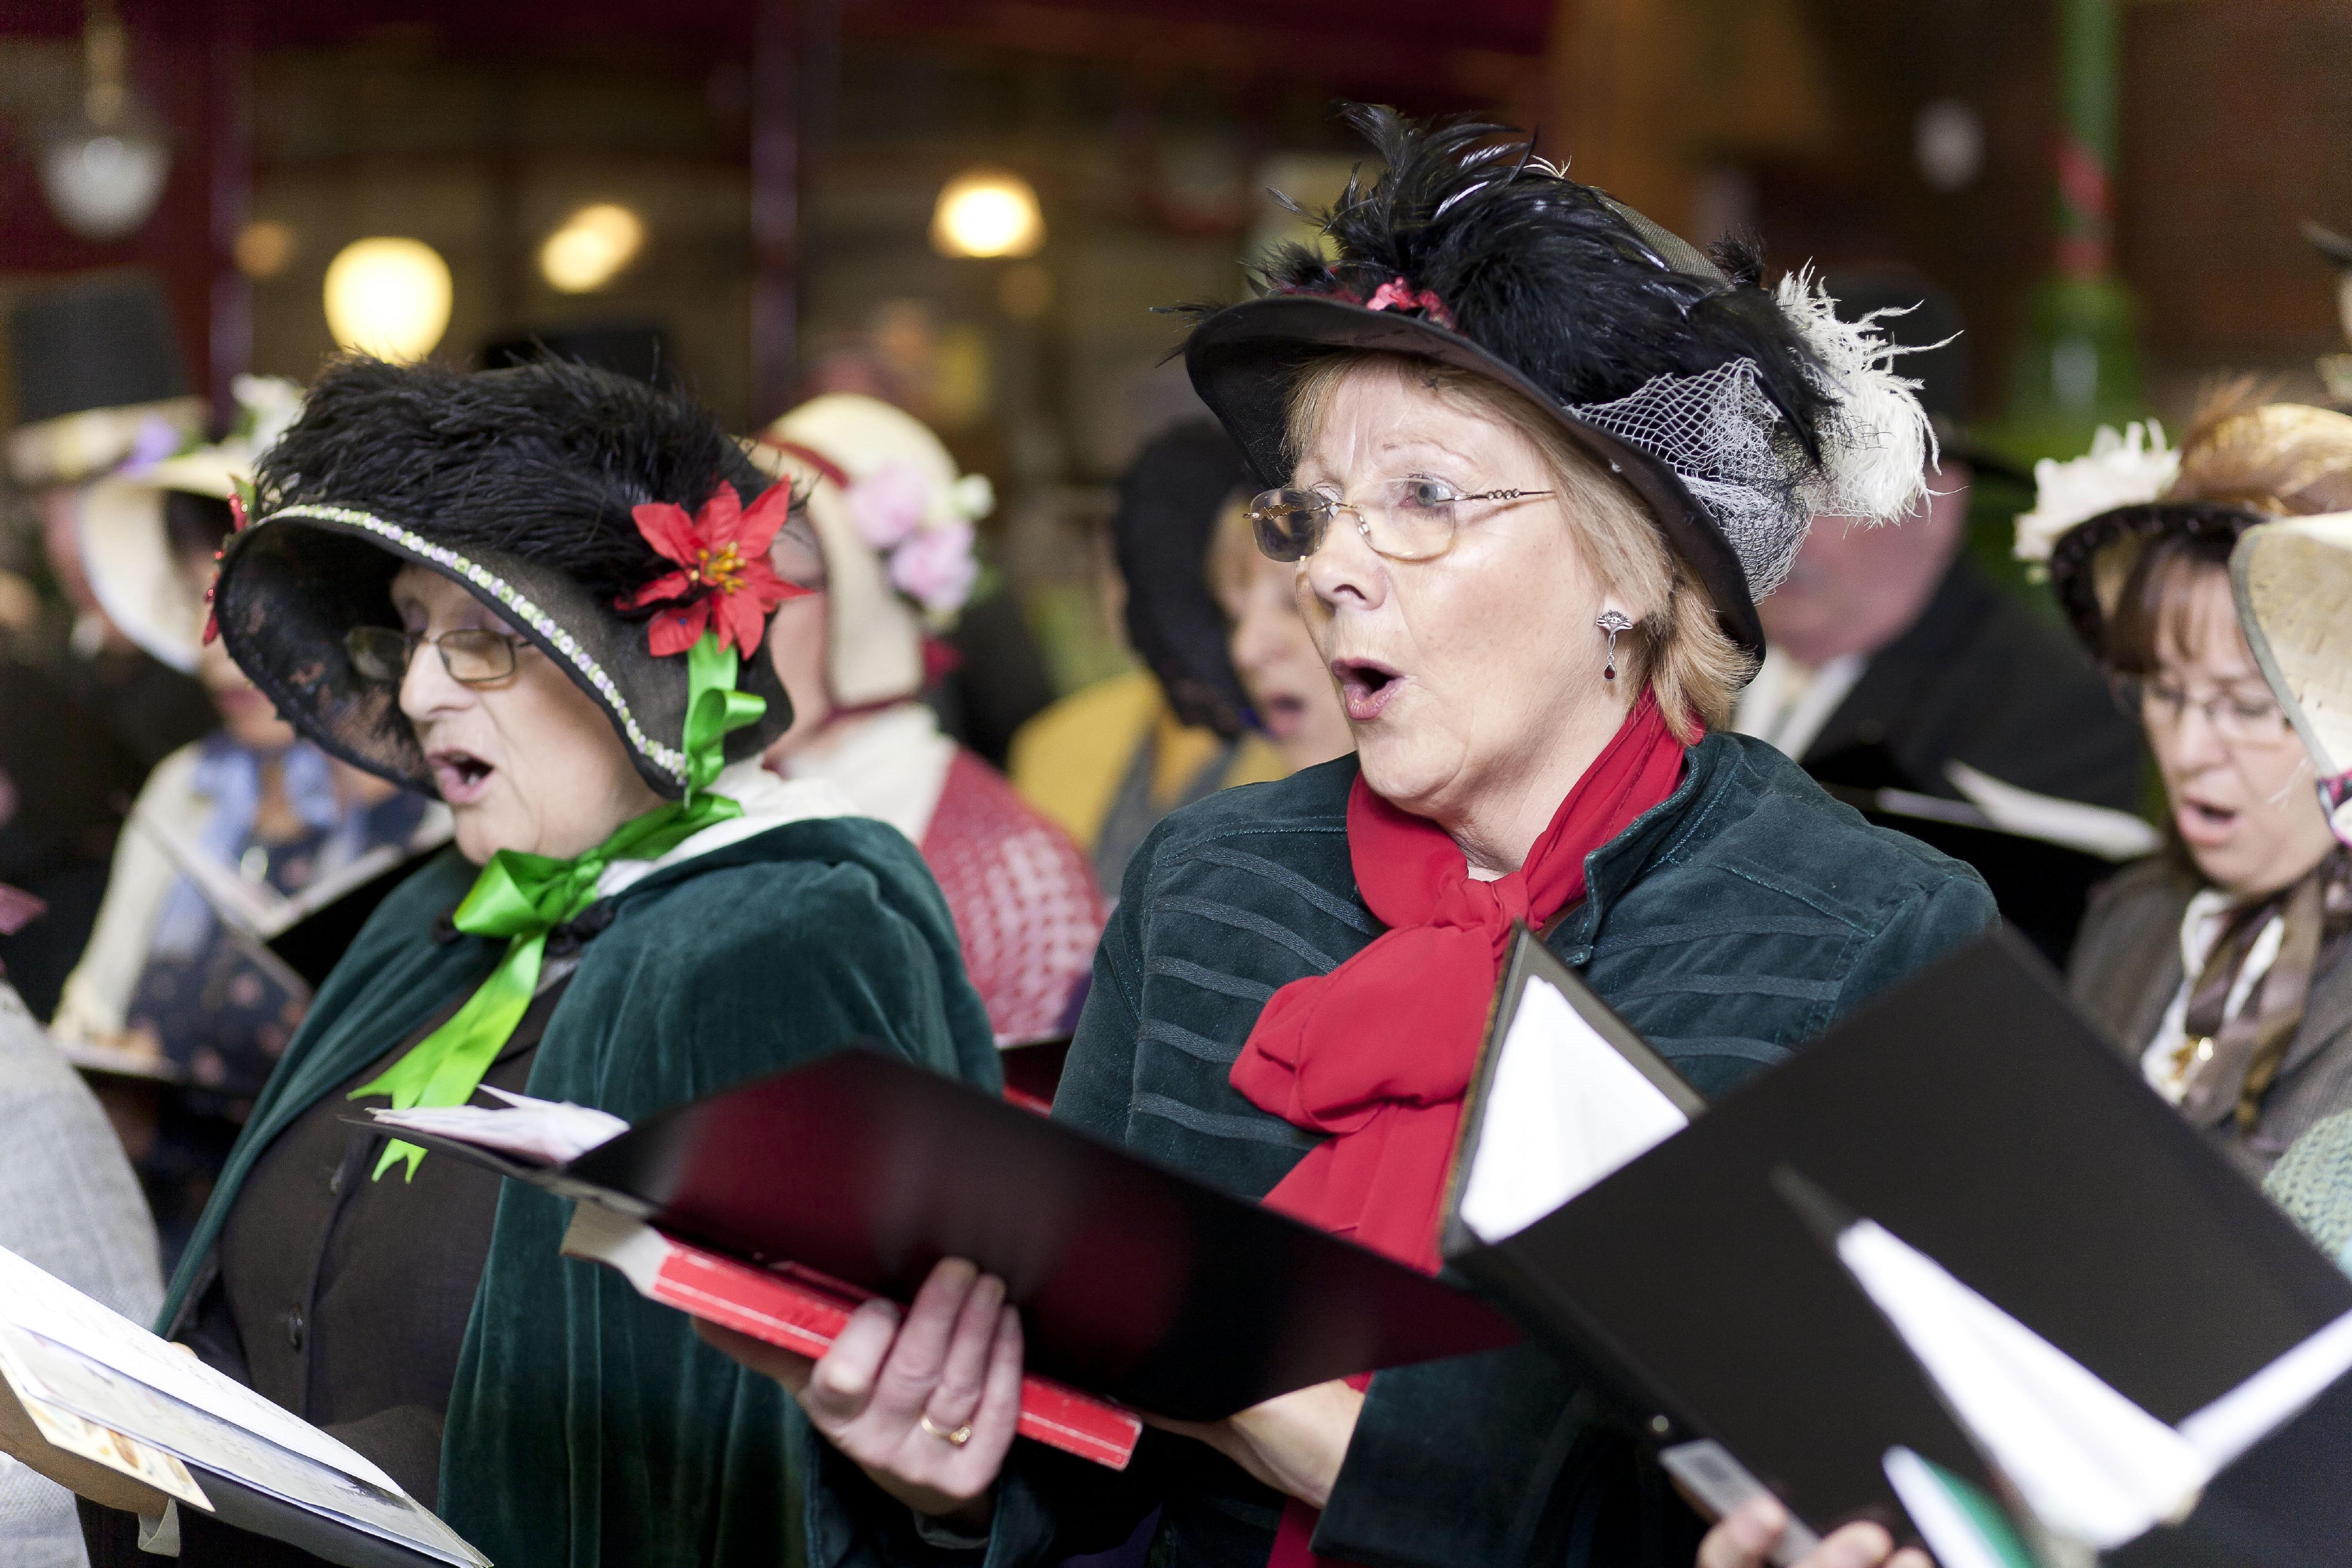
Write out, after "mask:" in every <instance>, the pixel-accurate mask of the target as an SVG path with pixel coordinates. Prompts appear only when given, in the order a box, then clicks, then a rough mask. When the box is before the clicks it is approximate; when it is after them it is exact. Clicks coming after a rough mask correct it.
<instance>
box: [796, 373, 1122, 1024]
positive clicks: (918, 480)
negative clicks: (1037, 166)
mask: <svg viewBox="0 0 2352 1568" xmlns="http://www.w3.org/2000/svg"><path fill="white" fill-rule="evenodd" d="M752 460H753V461H754V462H757V463H758V464H760V466H761V468H765V469H766V470H767V471H768V472H769V473H771V474H772V475H774V476H775V477H776V478H778V479H782V480H785V481H787V482H789V483H790V484H791V485H792V486H793V489H795V490H796V491H797V492H799V493H801V494H803V495H804V496H805V497H806V498H807V500H806V505H805V508H804V510H802V511H799V512H796V513H795V514H794V515H793V518H792V520H791V521H788V522H786V523H785V525H784V526H783V527H782V529H780V530H779V531H777V534H776V539H775V542H774V544H773V545H772V547H771V551H770V559H771V560H772V562H773V563H774V565H775V568H776V571H777V574H779V575H780V576H782V578H783V579H784V581H786V582H787V583H791V584H794V585H795V586H797V587H800V588H803V589H806V590H808V592H806V593H804V594H803V595H800V596H798V597H796V598H793V599H791V600H788V601H787V602H785V603H784V604H783V605H780V606H778V608H777V610H776V616H775V620H774V623H773V624H772V626H770V628H769V632H768V657H769V658H771V659H772V660H773V661H774V664H775V670H776V677H777V679H780V680H781V681H782V682H783V686H784V689H785V690H786V691H787V692H788V693H790V694H791V696H792V700H793V725H792V728H791V729H790V730H788V731H785V732H784V733H783V734H782V735H780V736H778V737H777V738H776V740H775V742H774V743H773V744H772V745H771V746H770V747H769V749H768V756H767V760H768V765H769V766H770V767H771V768H772V769H773V770H774V771H775V772H776V773H780V774H782V776H783V777H785V778H790V779H824V780H825V781H827V782H829V783H831V784H834V785H835V786H836V787H838V788H839V789H840V790H841V791H842V792H843V793H844V794H845V795H848V796H849V798H850V799H851V800H852V801H853V802H855V803H856V805H857V807H858V809H859V810H860V811H862V812H865V813H866V815H868V816H876V817H879V818H880V819H881V820H883V821H885V822H887V823H888V824H890V826H893V827H896V828H897V829H898V831H899V832H901V833H903V834H905V835H906V836H907V837H908V840H909V841H911V842H912V843H913V844H915V845H916V846H917V847H919V848H920V849H921V851H922V853H923V858H924V860H925V861H926V862H928V863H929V866H930V868H931V872H932V874H933V875H934V876H936V877H937V878H938V879H939V882H940V891H941V892H943V893H945V894H946V895H947V900H948V910H949V912H950V914H952V915H953V916H954V917H955V923H956V931H957V934H958V935H959V936H960V937H961V939H962V942H963V954H964V966H965V968H966V970H967V972H968V973H970V975H971V983H972V984H973V985H974V986H975V987H976V988H977V989H978V990H979V992H980V995H981V1000H982V1001H983V1002H984V1003H986V1004H987V1005H988V1016H989V1022H990V1024H991V1026H992V1027H993V1028H994V1029H995V1032H996V1037H997V1041H998V1043H999V1044H1001V1045H1013V1044H1021V1043H1025V1042H1030V1041H1035V1040H1039V1039H1045V1038H1049V1037H1057V1036H1064V1035H1067V1034H1068V1033H1069V1032H1070V1029H1071V1028H1072V1026H1074V1025H1075V1024H1076V1021H1077V1009H1078V1005H1079V1004H1080V1003H1081V1002H1083V1001H1084V1000H1085V999H1086V986H1087V975H1088V974H1089V973H1091V972H1092V969H1093V966H1094V949H1095V940H1096V938H1097V937H1099V936H1100V935H1101V934H1102V926H1103V918H1104V908H1103V899H1102V894H1101V892H1100V890H1099V889H1097V887H1096V885H1095V879H1094V873H1093V870H1092V869H1091V868H1089V867H1088V865H1087V858H1086V857H1085V855H1084V854H1082V853H1081V852H1080V851H1079V849H1078V847H1077V846H1076V845H1075V844H1073V843H1072V842H1071V841H1070V837H1069V836H1068V835H1067V834H1066V833H1065V832H1064V831H1063V830H1062V829H1061V828H1060V827H1059V826H1055V824H1054V823H1053V822H1052V821H1050V820H1049V819H1047V818H1046V817H1045V816H1041V815H1040V814H1039V813H1038V812H1037V811H1036V810H1035V809H1034V807H1032V806H1031V805H1029V804H1028V803H1027V802H1025V801H1024V800H1023V799H1022V798H1021V796H1020V795H1017V794H1016V793H1014V791H1013V786H1012V785H1011V784H1007V783H1006V782H1005V781H1004V778H1003V775H1002V774H1001V773H998V772H997V771H996V770H995V769H994V768H992V767H990V766H989V765H988V763H986V762H984V761H982V759H981V758H980V756H979V755H978V754H976V753H975V752H972V751H971V750H970V749H968V748H966V747H964V746H961V745H959V744H957V743H956V742H954V741H952V740H950V739H949V737H948V736H947V735H946V734H944V733H942V732H941V731H940V724H939V721H938V719H937V717H936V716H935V714H934V713H933V711H932V710H931V709H930V707H929V705H928V704H926V703H925V702H924V701H923V700H921V693H922V690H923V688H924V687H925V685H926V684H928V681H927V676H928V675H929V674H931V673H933V672H934V670H935V667H936V665H937V663H938V662H939V658H938V653H939V651H940V650H942V649H943V647H944V645H942V644H940V643H939V642H937V641H936V640H935V639H934V638H933V637H932V636H931V631H932V630H933V629H934V628H937V627H944V626H946V625H948V624H949V623H950V622H951V621H952V620H953V618H954V617H955V616H956V614H957V612H958V611H960V610H961V609H962V607H963V605H964V603H965V601H966V599H967V598H968V597H969V595H971V591H972V587H973V584H974V583H975V581H976V580H977V578H978V574H979V570H978V565H977V563H976V562H975V560H974V558H973V554H972V544H973V524H974V523H976V522H978V521H980V520H981V519H982V517H984V516H986V515H987V513H988V510H989V509H990V507H991V505H992V501H993V497H992V494H991V492H990V490H989V486H988V480H987V479H986V478H984V477H982V476H981V475H976V474H971V475H963V476H961V477H960V476H959V475H958V474H957V473H956V468H955V462H954V460H953V459H952V458H950V457H949V455H948V451H947V448H946V447H944V446H942V445H941V444H940V439H939V437H936V436H934V435H933V434H932V433H931V432H930V431H929V429H928V428H926V427H925V426H923V425H921V424H920V423H919V422H918V421H917V420H916V419H915V418H914V417H913V416H911V415H908V414H906V413H904V412H902V411H901V410H899V409H898V408H894V407H892V406H891V405H889V404H887V403H884V402H882V401H880V400H879V399H877V398H873V397H868V396H866V395H863V394H859V393H851V392H840V393H829V394H826V395H824V396H820V397H816V398H813V399H811V400H810V401H809V402H807V403H804V404H803V405H800V406H799V407H798V408H795V409H793V411H792V412H791V413H789V414H787V415H785V416H783V417H782V418H781V419H779V420H777V421H776V422H775V423H774V424H773V425H771V426H769V427H768V428H767V430H766V431H765V432H764V433H763V434H762V435H761V437H760V440H759V442H758V443H757V444H756V445H755V446H754V447H753V448H752Z"/></svg>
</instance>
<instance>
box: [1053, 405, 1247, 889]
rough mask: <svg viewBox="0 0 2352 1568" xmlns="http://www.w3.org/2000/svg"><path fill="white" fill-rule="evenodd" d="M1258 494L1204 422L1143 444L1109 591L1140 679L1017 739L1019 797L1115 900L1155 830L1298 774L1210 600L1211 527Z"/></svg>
mask: <svg viewBox="0 0 2352 1568" xmlns="http://www.w3.org/2000/svg"><path fill="white" fill-rule="evenodd" d="M1251 484H1252V480H1251V479H1250V474H1249V466H1248V465H1247V464H1246V463H1245V462H1244V460H1243V458H1242V455H1241V450H1240V448H1239V447H1235V446H1234V442H1233V438H1232V437H1229V436H1227V435H1226V434H1225V433H1224V432H1223V430H1220V429H1218V428H1217V427H1216V426H1214V425H1212V424H1210V423H1208V422H1207V421H1205V420H1192V421H1187V422H1185V423H1182V424H1179V425H1176V426H1171V428H1170V429H1168V430H1166V431H1164V432H1162V433H1161V434H1160V435H1159V436H1157V437H1154V438H1153V439H1151V440H1150V441H1149V442H1147V443H1145V445H1144V447H1143V449H1142V451H1141V452H1139V453H1138V454H1137V456H1136V458H1135V461H1134V462H1133V463H1131V464H1129V467H1128V470H1127V472H1126V473H1124V474H1122V475H1121V476H1119V481H1118V508H1117V510H1115V511H1113V512H1112V514H1111V520H1110V543H1111V553H1112V558H1113V560H1114V562H1115V563H1116V572H1115V579H1114V581H1113V582H1112V583H1111V584H1109V586H1110V587H1112V588H1113V589H1114V590H1116V591H1117V592H1118V594H1119V595H1120V603H1119V618H1120V619H1122V620H1123V621H1124V622H1125V624H1126V628H1127V637H1128V643H1129V646H1130V647H1133V648H1134V649H1135V651H1136V654H1137V655H1138V656H1139V658H1141V659H1142V660H1143V664H1144V668H1141V669H1139V670H1135V671H1133V672H1131V673H1129V674H1127V675H1121V676H1117V677H1114V678H1113V679H1109V680H1103V681H1097V683H1095V684H1094V685H1092V686H1089V687H1087V688H1086V689H1084V690H1082V691H1076V692H1073V693H1071V694H1070V695H1069V696H1067V697H1065V698H1063V699H1062V700H1060V701H1058V702H1056V703H1055V704H1054V705H1053V706H1052V707H1051V708H1048V709H1046V710H1045V711H1044V712H1043V713H1040V714H1039V715H1037V717H1035V718H1034V719H1032V720H1031V721H1029V722H1028V723H1027V724H1026V725H1024V726H1023V728H1022V731H1021V733H1020V734H1019V735H1017V736H1015V737H1014V738H1013V765H1012V773H1013V784H1014V786H1015V787H1016V788H1018V789H1019V790H1020V791H1021V793H1022V794H1023V795H1026V796H1027V797H1028V798H1029V799H1030V800H1032V801H1034V803H1036V805H1037V807H1038V809H1040V810H1041V811H1043V812H1045V815H1046V816H1050V817H1052V818H1053V819H1054V820H1055V821H1056V822H1058V823H1060V824H1061V825H1062V826H1064V827H1066V828H1068V829H1069V831H1070V834H1071V836H1072V837H1075V838H1076V839H1077V841H1078V842H1079V843H1080V844H1083V845H1085V846H1086V847H1087V849H1088V851H1089V852H1090V853H1091V854H1092V855H1093V857H1094V863H1095V876H1096V878H1097V880H1098V881H1100V882H1101V884H1102V886H1103V888H1104V889H1105V890H1106V891H1108V892H1109V893H1110V895H1111V896H1112V897H1113V898H1114V899H1116V898H1117V897H1118V886H1119V880H1120V879H1121V877H1123V876H1124V875H1125V873H1126V869H1127V862H1128V859H1129V857H1130V856H1132V855H1133V854H1134V853H1135V851H1136V847H1137V846H1139V845H1140V844H1141V843H1142V842H1143V840H1144V837H1146V836H1147V835H1148V834H1150V831H1151V830H1152V828H1153V827H1155V826H1158V824H1159V822H1160V818H1161V817H1164V816H1167V815H1168V814H1169V813H1170V812H1171V811H1173V810H1175V809H1176V808H1177V807H1179V806H1181V805H1190V804H1192V802H1194V801H1196V800H1201V799H1203V798H1205V797H1206V796H1208V795H1213V794H1215V793H1216V792H1217V791H1218V790H1221V789H1224V788H1226V787H1228V786H1230V785H1233V784H1259V783H1264V782H1265V781H1267V780H1270V779H1278V778H1281V777H1283V776H1284V775H1286V773H1289V771H1290V768H1289V765H1288V763H1286V762H1285V761H1284V759H1283V756H1282V753H1281V751H1280V750H1279V749H1278V748H1277V747H1276V746H1275V745H1274V744H1273V743H1272V742H1270V741H1269V740H1268V739H1267V738H1266V737H1265V735H1264V734H1262V733H1260V732H1258V731H1255V730H1253V729H1252V728H1251V727H1250V724H1249V717H1248V715H1249V699H1248V695H1247V694H1246V693H1245V692H1244V690H1243V689H1242V685H1241V681H1240V679H1239V678H1238V677H1237V676H1236V675H1235V674H1234V667H1233V661H1232V659H1231V658H1230V656H1229V655H1228V653H1227V651H1226V647H1225V644H1226V638H1227V636H1228V627H1227V625H1226V617H1225V614H1224V612H1223V610H1222V609H1221V608H1220V607H1219V606H1218V603H1217V598H1216V595H1214V594H1213V592H1212V591H1211V589H1210V586H1209V567H1208V561H1209V554H1210V552H1211V550H1212V548H1213V545H1214V542H1215V539H1216V532H1217V519H1218V517H1219V516H1220V515H1221V514H1222V513H1223V511H1224V510H1225V509H1226V506H1227V505H1228V503H1229V502H1231V501H1232V500H1234V497H1235V496H1237V495H1239V496H1244V497H1246V496H1247V495H1248V494H1249V493H1250V487H1251Z"/></svg>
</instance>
